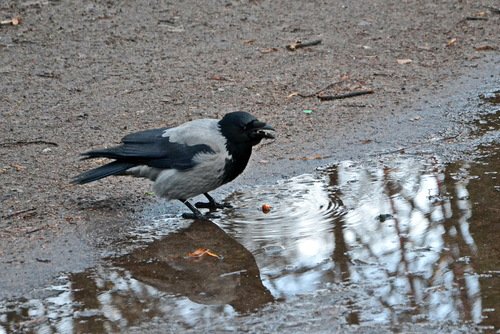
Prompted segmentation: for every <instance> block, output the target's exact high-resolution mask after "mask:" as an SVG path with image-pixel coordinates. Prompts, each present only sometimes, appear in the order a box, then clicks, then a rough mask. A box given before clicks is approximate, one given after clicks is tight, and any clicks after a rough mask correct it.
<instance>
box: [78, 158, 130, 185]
mask: <svg viewBox="0 0 500 334" xmlns="http://www.w3.org/2000/svg"><path fill="white" fill-rule="evenodd" d="M135 165H136V164H133V163H127V162H120V161H113V162H110V163H108V164H106V165H103V166H100V167H97V168H94V169H91V170H89V171H86V172H84V173H82V174H80V175H78V176H76V177H75V178H73V180H71V183H73V184H85V183H89V182H93V181H97V180H100V179H103V178H105V177H108V176H111V175H120V174H122V173H123V172H125V171H126V170H127V169H129V168H132V167H134V166H135Z"/></svg>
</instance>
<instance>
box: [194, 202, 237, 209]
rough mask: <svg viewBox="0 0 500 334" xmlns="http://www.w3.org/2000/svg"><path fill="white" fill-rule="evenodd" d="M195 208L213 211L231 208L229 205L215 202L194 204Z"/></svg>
mask: <svg viewBox="0 0 500 334" xmlns="http://www.w3.org/2000/svg"><path fill="white" fill-rule="evenodd" d="M194 206H195V207H197V208H198V209H209V210H211V211H215V210H217V209H225V208H232V206H231V204H227V203H217V202H196V203H195V205H194Z"/></svg>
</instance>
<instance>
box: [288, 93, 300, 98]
mask: <svg viewBox="0 0 500 334" xmlns="http://www.w3.org/2000/svg"><path fill="white" fill-rule="evenodd" d="M297 95H299V92H293V93H290V94H288V95H287V97H286V98H287V99H289V98H291V97H294V96H297Z"/></svg>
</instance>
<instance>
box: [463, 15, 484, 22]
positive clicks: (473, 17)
mask: <svg viewBox="0 0 500 334" xmlns="http://www.w3.org/2000/svg"><path fill="white" fill-rule="evenodd" d="M465 19H466V20H467V21H488V18H487V17H483V16H467V17H466V18H465Z"/></svg>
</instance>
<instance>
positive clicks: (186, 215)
mask: <svg viewBox="0 0 500 334" xmlns="http://www.w3.org/2000/svg"><path fill="white" fill-rule="evenodd" d="M179 201H181V202H182V203H184V205H185V206H187V207H188V208H189V210H191V211H192V213H189V212H185V213H183V214H182V218H184V219H201V220H208V219H210V218H216V217H215V216H212V215H210V214H207V215H204V214H202V213H201V212H200V211H199V210H198V209H196V208H195V207H194V206H193V205H192V204H191V203H189V201H188V200H183V199H180V200H179Z"/></svg>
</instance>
